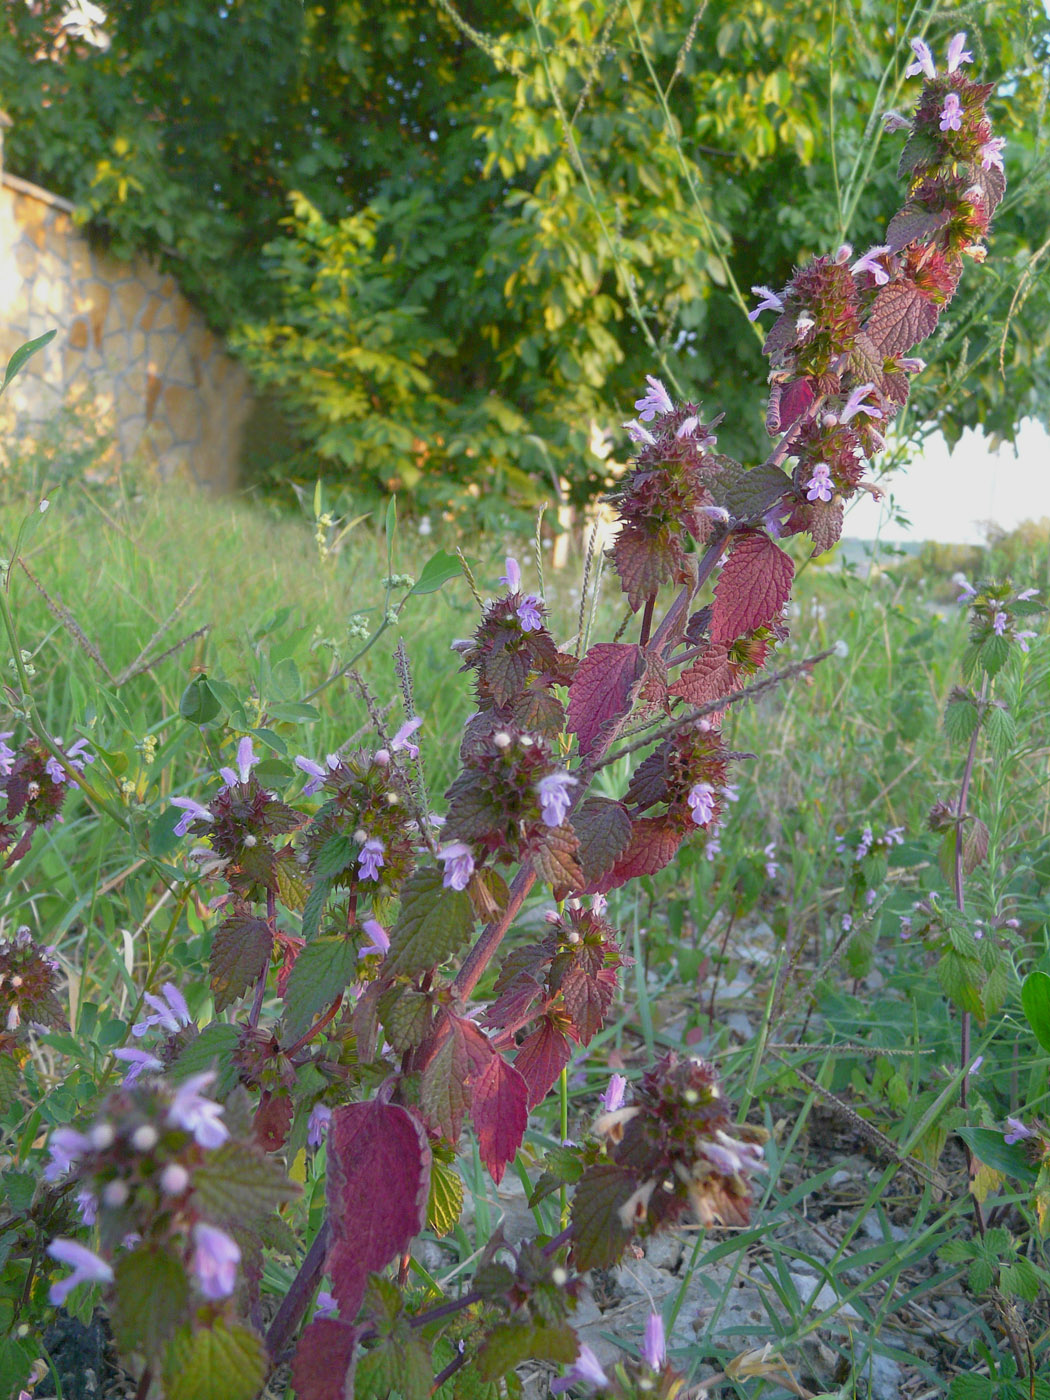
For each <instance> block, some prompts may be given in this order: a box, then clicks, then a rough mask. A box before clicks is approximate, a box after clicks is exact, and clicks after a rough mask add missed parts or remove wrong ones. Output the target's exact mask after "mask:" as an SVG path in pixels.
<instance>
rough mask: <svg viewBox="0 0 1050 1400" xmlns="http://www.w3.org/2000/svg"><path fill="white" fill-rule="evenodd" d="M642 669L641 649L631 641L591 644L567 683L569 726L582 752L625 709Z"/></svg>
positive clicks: (596, 741)
mask: <svg viewBox="0 0 1050 1400" xmlns="http://www.w3.org/2000/svg"><path fill="white" fill-rule="evenodd" d="M644 673H645V658H644V657H643V655H642V649H641V647H639V646H636V645H634V644H633V643H626V642H599V643H598V644H597V645H596V646H593V647H591V649H590V651H589V652H588V653H587V655H586V656H585V657H584V658H583V660H582V661H581V662H580V665H579V669H578V670H577V672H576V674H575V676H573V678H572V684H571V685H570V686H569V729H570V730H571V731H572V733H573V734H575V735H577V736H578V738H579V741H580V753H581V754H583V755H584V756H586V755H587V754H589V753H590V752H591V751H592V750H593V749H595V748H597V747H598V744H599V742H600V740H601V737H602V731H603V730H604V729H605V728H606V726H607V725H610V724H612V723H614V722H615V721H616V720H617V719H619V718H620V716H621V715H623V714H626V713H627V711H628V710H629V709H630V707H631V703H632V692H633V690H634V687H635V686H636V685H637V684H638V682H639V681H640V680H641V679H642V676H643V675H644Z"/></svg>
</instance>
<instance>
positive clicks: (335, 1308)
mask: <svg viewBox="0 0 1050 1400" xmlns="http://www.w3.org/2000/svg"><path fill="white" fill-rule="evenodd" d="M338 1316H339V1304H338V1303H337V1302H336V1301H335V1298H334V1296H333V1295H332V1294H331V1293H329V1292H327V1291H326V1290H325V1289H323V1288H322V1289H321V1291H320V1292H319V1293H318V1295H317V1302H316V1303H315V1304H314V1317H338Z"/></svg>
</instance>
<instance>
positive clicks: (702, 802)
mask: <svg viewBox="0 0 1050 1400" xmlns="http://www.w3.org/2000/svg"><path fill="white" fill-rule="evenodd" d="M685 800H686V801H687V802H688V803H689V810H690V811H691V812H692V814H693V821H694V822H696V824H697V826H704V825H705V823H707V822H709V821H710V820H711V818H712V817H713V816H714V814H715V790H714V788H713V787H712V786H711V784H710V783H694V784H693V786H692V787H691V788H690V789H689V795H688V796H687V797H686V799H685Z"/></svg>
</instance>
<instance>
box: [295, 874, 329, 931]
mask: <svg viewBox="0 0 1050 1400" xmlns="http://www.w3.org/2000/svg"><path fill="white" fill-rule="evenodd" d="M331 892H332V887H331V885H330V884H329V883H328V881H327V880H315V881H314V884H313V887H312V888H311V890H310V893H309V894H308V895H307V897H306V903H305V904H304V905H303V912H302V930H301V931H302V936H303V937H304V938H305V939H306V940H307V941H309V940H310V939H311V938H315V937H316V936H317V930H318V929H319V928H320V926H321V915H322V914H323V913H324V907H325V904H326V903H327V902H328V896H329V895H330V894H331Z"/></svg>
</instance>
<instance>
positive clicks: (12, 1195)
mask: <svg viewBox="0 0 1050 1400" xmlns="http://www.w3.org/2000/svg"><path fill="white" fill-rule="evenodd" d="M5 1058H6V1056H5ZM2 1181H3V1188H4V1189H3V1199H4V1204H5V1205H6V1206H7V1208H8V1210H10V1211H13V1212H14V1213H15V1214H16V1215H21V1214H23V1213H24V1212H25V1211H27V1210H28V1209H29V1207H30V1206H31V1205H32V1204H33V1196H34V1194H35V1193H36V1183H37V1178H36V1177H35V1176H34V1175H33V1173H32V1172H19V1171H7V1172H4V1175H3V1177H2Z"/></svg>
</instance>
